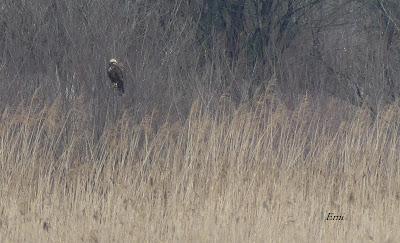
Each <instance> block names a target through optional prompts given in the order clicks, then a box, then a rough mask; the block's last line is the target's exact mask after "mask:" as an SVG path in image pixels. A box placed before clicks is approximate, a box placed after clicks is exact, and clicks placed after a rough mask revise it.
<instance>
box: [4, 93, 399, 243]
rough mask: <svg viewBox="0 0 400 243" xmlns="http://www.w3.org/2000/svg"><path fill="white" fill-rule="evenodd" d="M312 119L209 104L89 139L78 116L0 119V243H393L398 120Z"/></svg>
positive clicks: (308, 109)
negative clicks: (183, 115) (177, 117)
mask: <svg viewBox="0 0 400 243" xmlns="http://www.w3.org/2000/svg"><path fill="white" fill-rule="evenodd" d="M321 107H322V106H319V105H315V104H312V102H310V101H309V100H308V99H307V98H305V99H304V100H303V101H302V102H300V103H299V104H298V105H297V106H296V107H294V108H288V107H286V106H285V105H283V104H280V103H279V102H276V103H275V102H273V101H268V100H264V101H262V102H259V103H258V104H252V105H248V104H243V105H241V106H239V107H236V108H235V107H233V106H232V105H231V104H230V102H229V100H223V99H222V100H221V105H220V107H218V108H216V109H214V110H213V111H212V112H211V111H209V109H206V108H205V107H203V106H201V105H200V103H194V104H193V106H192V110H191V112H190V115H189V116H188V118H187V120H186V121H184V122H174V123H173V122H164V123H163V124H161V125H159V126H157V127H156V126H155V125H154V122H153V121H152V116H151V115H149V116H147V117H146V118H145V119H143V121H142V122H135V121H134V120H133V119H132V118H130V117H129V116H128V115H126V114H125V115H122V116H121V118H120V119H119V120H118V121H116V122H111V121H109V122H108V124H107V125H106V127H105V129H104V132H103V133H102V135H101V136H100V137H98V138H96V136H95V135H94V132H93V127H92V125H91V124H88V122H87V120H86V119H85V115H84V112H82V110H79V109H78V108H76V109H75V108H74V107H72V108H71V109H70V110H69V112H61V111H60V108H59V107H58V106H57V104H53V105H50V106H44V107H41V108H35V107H34V106H33V105H32V106H29V105H27V106H22V105H21V106H20V107H18V108H17V109H13V110H11V109H7V110H5V111H4V112H3V113H2V114H0V242H81V241H82V242H400V231H399V230H398V229H399V228H400V210H399V209H400V207H399V206H400V171H399V165H400V163H399V161H400V157H399V156H400V153H399V151H400V140H399V134H400V129H399V128H400V110H399V109H398V107H397V106H391V107H385V108H382V109H381V112H379V114H378V118H376V119H371V117H370V115H369V114H368V111H367V109H363V108H355V107H351V106H349V105H346V104H344V103H341V102H339V101H334V100H332V101H331V102H330V103H329V104H327V105H325V106H324V108H321ZM329 213H332V215H334V216H343V220H326V218H327V217H328V214H329ZM332 215H331V216H332ZM333 218H334V217H331V219H333ZM335 219H338V217H335Z"/></svg>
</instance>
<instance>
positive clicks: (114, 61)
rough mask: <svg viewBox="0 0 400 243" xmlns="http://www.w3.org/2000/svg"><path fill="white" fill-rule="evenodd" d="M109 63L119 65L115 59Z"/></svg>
mask: <svg viewBox="0 0 400 243" xmlns="http://www.w3.org/2000/svg"><path fill="white" fill-rule="evenodd" d="M109 63H110V64H117V63H118V62H117V60H116V59H115V58H112V59H110V62H109Z"/></svg>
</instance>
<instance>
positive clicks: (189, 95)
mask: <svg viewBox="0 0 400 243" xmlns="http://www.w3.org/2000/svg"><path fill="white" fill-rule="evenodd" d="M399 25H400V3H399V2H398V1H397V0H246V1H244V0H234V1H233V0H230V1H224V0H186V1H182V0H136V1H131V0H105V1H104V0H69V1H66V0H36V1H24V0H13V1H11V0H2V1H1V2H0V33H1V35H0V84H1V89H0V109H1V110H3V109H5V108H6V107H9V108H10V107H16V106H17V105H21V104H22V103H24V104H31V105H32V104H34V105H37V106H44V105H46V104H52V103H53V102H54V101H57V102H58V103H57V104H58V105H59V106H60V107H62V108H63V110H64V111H66V110H68V109H69V107H78V108H79V109H81V113H82V116H85V119H86V120H87V122H89V123H91V124H94V123H96V127H98V128H99V129H101V127H102V126H104V123H105V121H106V120H107V118H106V117H107V116H109V115H110V114H114V115H115V114H122V113H123V112H122V111H124V112H125V114H132V116H134V117H142V116H144V115H145V114H147V113H151V112H153V113H154V112H155V113H157V114H159V115H160V117H169V119H173V120H183V119H184V118H185V117H186V115H187V114H188V111H189V109H190V107H191V104H192V101H193V100H195V99H198V100H199V101H200V102H201V103H202V105H204V106H205V107H210V108H212V107H213V105H214V104H215V103H216V102H217V101H218V99H219V97H221V95H224V96H226V97H229V98H230V99H231V100H232V101H234V102H235V103H236V104H238V103H241V102H251V101H252V100H254V99H255V97H257V96H258V95H260V94H263V93H265V92H267V90H273V91H274V93H275V94H276V95H277V96H279V97H280V99H281V100H283V101H284V102H286V104H287V105H289V106H290V105H291V104H295V103H296V102H297V100H298V97H301V96H304V95H305V94H308V95H309V96H311V97H313V99H315V100H319V101H322V102H323V101H324V100H325V99H326V98H327V97H335V98H339V99H341V100H344V101H346V102H349V103H350V104H354V105H360V104H367V105H368V107H370V109H371V110H376V109H377V107H379V106H380V105H384V104H388V103H392V102H394V101H396V99H397V98H398V96H399V91H400V89H399V79H398V77H399V68H400V65H399V56H400V55H399V50H400V45H399V40H398V39H399V38H398V37H399ZM110 58H117V59H118V60H119V61H120V62H121V63H123V65H124V68H125V76H126V78H125V85H126V90H127V91H126V94H125V96H124V97H123V98H120V97H117V96H116V95H115V93H114V92H113V91H112V89H111V88H110V81H109V80H108V77H107V75H106V66H107V62H108V60H109V59H110ZM116 111H117V112H116ZM119 111H121V112H119Z"/></svg>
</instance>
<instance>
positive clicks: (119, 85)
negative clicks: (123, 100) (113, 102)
mask: <svg viewBox="0 0 400 243" xmlns="http://www.w3.org/2000/svg"><path fill="white" fill-rule="evenodd" d="M107 74H108V77H109V78H110V80H111V83H112V85H113V87H114V88H115V89H118V91H119V94H120V95H122V94H123V93H124V91H125V90H124V81H123V79H124V76H123V74H122V68H121V67H120V65H118V62H117V60H116V59H114V58H113V59H111V60H110V62H109V63H108V68H107Z"/></svg>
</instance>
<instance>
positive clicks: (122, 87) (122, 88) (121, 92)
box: [118, 84, 125, 96]
mask: <svg viewBox="0 0 400 243" xmlns="http://www.w3.org/2000/svg"><path fill="white" fill-rule="evenodd" d="M118 91H119V95H121V96H122V95H123V94H124V92H125V89H124V85H123V84H121V85H119V86H118Z"/></svg>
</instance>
